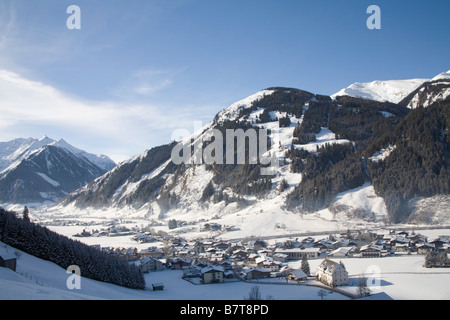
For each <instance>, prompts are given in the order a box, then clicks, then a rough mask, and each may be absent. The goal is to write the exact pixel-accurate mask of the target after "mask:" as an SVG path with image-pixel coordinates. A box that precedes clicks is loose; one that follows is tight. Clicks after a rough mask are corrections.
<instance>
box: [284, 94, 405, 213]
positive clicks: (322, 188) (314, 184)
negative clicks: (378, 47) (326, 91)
mask: <svg viewBox="0 0 450 320" xmlns="http://www.w3.org/2000/svg"><path fill="white" fill-rule="evenodd" d="M383 112H384V114H383ZM385 112H389V116H386V113H385ZM408 112H409V111H408V110H407V109H405V108H401V107H399V106H397V105H393V104H391V103H379V102H376V101H367V100H361V99H357V98H351V97H341V98H338V100H337V101H333V102H331V101H326V100H322V101H312V102H310V104H309V108H308V109H307V110H306V111H305V113H304V118H303V122H302V124H301V125H300V126H298V127H296V129H295V131H294V139H293V144H300V145H301V144H307V143H309V142H311V141H315V135H316V134H318V133H319V132H320V131H321V128H322V127H328V128H330V130H332V131H333V132H334V133H336V138H337V139H348V140H351V141H353V143H348V144H334V145H326V146H325V147H322V148H318V149H317V150H316V152H314V153H310V152H307V151H305V150H301V149H296V148H295V147H294V146H293V147H292V148H291V149H290V150H289V151H288V152H287V157H288V158H289V159H290V160H291V171H292V172H297V173H303V178H302V181H301V183H300V184H299V185H298V186H297V187H296V188H295V189H294V191H293V192H292V193H291V194H289V195H288V198H287V206H288V208H290V209H295V208H302V209H303V210H305V211H316V210H320V209H323V208H326V207H328V206H329V205H331V204H332V202H333V201H334V199H335V197H336V195H337V194H338V193H340V192H343V191H346V190H349V189H353V188H357V187H359V186H361V185H363V184H364V182H365V181H370V179H371V177H370V175H369V174H368V170H367V160H366V158H364V157H363V154H364V152H365V151H366V149H367V148H369V147H372V148H375V147H374V146H372V145H373V144H374V142H375V141H378V140H379V139H378V137H380V136H382V135H385V134H391V133H393V132H394V130H395V128H396V126H397V125H398V124H399V123H400V121H401V120H402V118H403V117H404V116H405V115H406V114H408ZM381 144H382V143H381ZM376 150H377V151H378V150H380V148H379V149H376ZM372 154H373V153H372ZM372 154H371V155H372ZM371 155H370V156H371Z"/></svg>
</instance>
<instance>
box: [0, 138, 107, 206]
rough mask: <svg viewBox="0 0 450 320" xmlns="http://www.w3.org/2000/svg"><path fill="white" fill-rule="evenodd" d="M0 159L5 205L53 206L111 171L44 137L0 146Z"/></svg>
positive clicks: (102, 159) (0, 195) (103, 160)
mask: <svg viewBox="0 0 450 320" xmlns="http://www.w3.org/2000/svg"><path fill="white" fill-rule="evenodd" d="M0 157H1V160H0V170H1V171H0V201H1V202H3V203H9V204H12V203H13V204H30V203H52V202H56V201H58V200H60V199H61V198H62V197H64V196H66V195H68V194H69V193H70V192H72V191H74V190H77V189H78V188H80V187H82V186H84V185H85V184H87V183H89V182H91V181H92V180H94V179H95V178H97V177H99V176H101V175H103V174H104V173H106V172H107V171H109V170H111V169H112V168H114V167H115V163H114V162H113V161H112V160H110V159H109V158H108V157H107V156H104V155H98V156H97V155H93V154H89V153H87V152H84V151H82V150H80V149H77V148H75V147H73V146H71V145H70V144H68V143H67V142H65V141H64V140H60V141H55V140H53V139H50V138H48V137H43V138H41V139H33V138H29V139H15V140H13V141H9V142H2V143H0Z"/></svg>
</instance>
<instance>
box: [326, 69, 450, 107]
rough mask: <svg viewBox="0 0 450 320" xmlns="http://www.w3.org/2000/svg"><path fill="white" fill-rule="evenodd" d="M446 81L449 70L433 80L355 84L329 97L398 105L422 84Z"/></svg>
mask: <svg viewBox="0 0 450 320" xmlns="http://www.w3.org/2000/svg"><path fill="white" fill-rule="evenodd" d="M448 81H450V70H449V71H447V72H443V73H441V74H439V75H437V76H436V77H434V78H433V79H407V80H388V81H373V82H368V83H361V82H356V83H354V84H352V85H350V86H349V87H347V88H344V89H342V90H340V91H339V92H337V93H335V94H333V95H332V96H331V97H332V98H336V97H339V96H351V97H357V98H362V99H369V100H376V101H380V102H384V101H387V102H392V103H400V102H401V101H402V100H404V99H405V98H406V97H408V95H410V94H411V93H412V92H413V91H415V90H416V89H418V88H419V87H421V86H422V85H423V84H424V83H443V82H448ZM445 94H446V93H444V95H445ZM447 96H448V94H447ZM415 104H416V103H415V102H413V103H412V104H411V105H409V107H410V108H414V106H415Z"/></svg>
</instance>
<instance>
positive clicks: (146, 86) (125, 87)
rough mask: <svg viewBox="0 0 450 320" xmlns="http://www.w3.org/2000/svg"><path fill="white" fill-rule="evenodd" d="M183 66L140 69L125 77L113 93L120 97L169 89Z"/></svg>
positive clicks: (149, 93) (147, 94)
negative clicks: (165, 68) (164, 68)
mask: <svg viewBox="0 0 450 320" xmlns="http://www.w3.org/2000/svg"><path fill="white" fill-rule="evenodd" d="M184 70H185V68H179V69H167V70H163V69H140V70H137V71H134V72H131V74H130V75H129V76H128V77H125V80H123V81H122V83H121V84H120V85H118V87H117V88H115V90H114V92H113V94H114V95H116V96H119V97H122V98H130V97H148V96H152V95H155V94H157V93H160V92H161V91H163V90H165V89H170V88H171V87H172V86H173V85H175V84H176V82H177V78H178V77H179V76H181V75H182V73H183V72H184Z"/></svg>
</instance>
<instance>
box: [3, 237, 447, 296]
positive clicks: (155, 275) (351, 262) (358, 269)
mask: <svg viewBox="0 0 450 320" xmlns="http://www.w3.org/2000/svg"><path fill="white" fill-rule="evenodd" d="M1 254H8V255H15V256H17V257H18V260H17V272H16V273H14V272H13V271H11V270H9V269H5V268H0V299H1V300H60V299H63V300H84V299H108V300H143V299H144V300H244V298H245V297H246V296H248V294H249V291H250V290H251V288H252V287H253V286H255V285H257V286H258V287H259V289H260V292H261V296H262V298H263V299H264V298H266V297H268V296H270V297H271V298H272V299H275V300H320V299H321V297H320V296H319V294H318V293H319V291H320V288H318V287H310V286H304V285H292V284H289V285H287V284H266V283H245V282H230V283H222V284H210V285H194V284H192V283H190V282H188V281H185V280H183V279H182V278H181V276H182V271H175V270H168V271H162V272H152V273H150V274H147V275H146V283H147V289H146V290H131V289H126V288H122V287H118V286H115V285H111V284H106V283H102V282H98V281H93V280H90V279H86V278H82V279H81V290H69V289H68V288H67V286H66V281H67V279H68V277H69V274H67V273H66V270H64V269H62V268H60V267H58V266H56V265H55V264H53V263H50V262H48V261H43V260H40V259H37V258H35V257H33V256H30V255H28V254H26V253H23V252H20V251H19V250H16V249H14V248H11V247H9V246H7V245H5V244H3V243H0V255H1ZM341 260H342V262H343V263H344V264H345V266H346V268H347V270H348V271H349V274H350V285H349V286H345V287H340V289H341V290H344V291H346V292H349V293H356V291H357V282H358V279H359V278H360V275H361V274H364V275H365V277H373V282H371V283H373V285H375V286H372V287H370V289H371V293H372V294H376V293H379V292H385V293H386V294H388V295H389V296H390V297H391V298H393V299H394V300H441V299H445V300H450V270H449V269H425V268H423V267H422V265H423V262H424V257H423V256H419V255H405V256H394V257H385V258H375V259H361V258H348V259H341ZM321 261H322V259H317V260H310V261H309V263H310V267H311V270H312V271H313V272H314V270H316V269H317V266H318V265H319V263H320V262H321ZM290 266H292V267H294V268H298V267H299V266H300V262H299V261H294V262H291V263H290ZM153 283H163V284H164V291H156V292H154V291H152V290H151V285H152V284H153ZM324 299H327V300H348V299H349V298H348V297H346V296H344V295H341V294H339V293H335V292H334V293H332V292H331V291H329V290H327V295H326V296H325V297H324Z"/></svg>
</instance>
